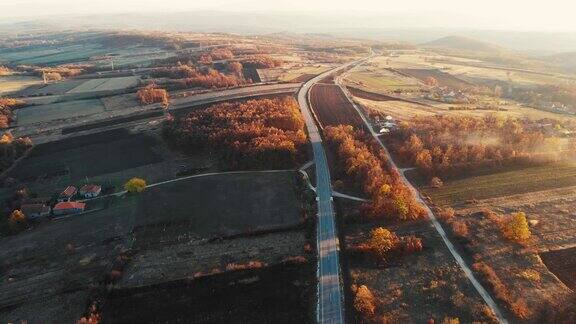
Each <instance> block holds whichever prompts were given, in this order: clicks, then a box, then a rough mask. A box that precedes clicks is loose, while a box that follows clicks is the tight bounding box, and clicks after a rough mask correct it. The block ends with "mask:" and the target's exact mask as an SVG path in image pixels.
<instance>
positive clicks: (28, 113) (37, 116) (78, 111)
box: [16, 99, 104, 125]
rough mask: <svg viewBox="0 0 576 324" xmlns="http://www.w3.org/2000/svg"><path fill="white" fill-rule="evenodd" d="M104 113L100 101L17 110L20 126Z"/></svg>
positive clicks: (71, 102)
mask: <svg viewBox="0 0 576 324" xmlns="http://www.w3.org/2000/svg"><path fill="white" fill-rule="evenodd" d="M103 111H104V104H102V102H101V101H100V99H89V100H75V101H67V102H60V103H54V104H48V105H39V106H30V107H25V108H20V109H18V110H16V116H17V118H18V125H30V124H35V123H42V122H49V121H52V120H58V119H67V118H73V117H80V116H87V115H92V114H97V113H101V112H103Z"/></svg>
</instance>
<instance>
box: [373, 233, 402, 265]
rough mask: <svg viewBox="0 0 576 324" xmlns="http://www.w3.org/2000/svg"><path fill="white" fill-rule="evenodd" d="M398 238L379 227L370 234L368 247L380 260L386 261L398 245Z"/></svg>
mask: <svg viewBox="0 0 576 324" xmlns="http://www.w3.org/2000/svg"><path fill="white" fill-rule="evenodd" d="M398 242H399V239H398V236H396V234H395V233H394V232H391V231H389V230H387V229H385V228H383V227H377V228H375V229H373V230H372V231H371V232H370V238H369V240H368V247H369V249H370V250H371V251H372V253H374V254H375V255H376V256H377V257H378V259H380V260H386V257H387V256H388V254H389V253H390V251H392V250H393V249H394V248H395V247H396V245H397V244H398Z"/></svg>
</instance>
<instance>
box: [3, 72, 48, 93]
mask: <svg viewBox="0 0 576 324" xmlns="http://www.w3.org/2000/svg"><path fill="white" fill-rule="evenodd" d="M41 83H42V79H40V78H37V77H33V76H23V75H8V76H0V96H1V95H5V94H7V93H11V92H17V91H20V90H22V89H24V88H26V87H28V86H31V85H37V84H41Z"/></svg>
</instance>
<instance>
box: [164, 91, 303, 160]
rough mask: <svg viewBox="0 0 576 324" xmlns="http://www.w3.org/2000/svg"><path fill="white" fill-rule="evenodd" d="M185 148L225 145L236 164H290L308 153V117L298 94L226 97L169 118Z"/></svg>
mask: <svg viewBox="0 0 576 324" xmlns="http://www.w3.org/2000/svg"><path fill="white" fill-rule="evenodd" d="M164 135H165V136H166V138H167V139H168V140H169V141H170V142H172V143H173V144H174V145H176V146H177V147H179V148H182V149H186V150H193V149H207V148H208V149H219V150H220V151H221V152H222V154H223V158H224V160H225V162H226V165H227V167H229V168H230V169H246V168H260V167H266V168H287V167H292V166H294V164H295V163H296V161H297V160H299V159H300V158H301V157H302V155H303V146H304V144H305V143H306V140H307V139H306V133H305V131H304V120H303V119H302V116H301V114H300V110H299V106H298V104H297V103H296V101H295V100H294V99H293V98H292V97H288V96H287V97H282V98H274V99H255V100H248V101H246V102H225V103H220V104H216V105H213V106H211V107H209V108H206V109H202V110H196V111H193V112H191V113H189V114H187V115H186V116H185V117H183V118H180V119H176V120H172V121H169V122H168V123H167V124H166V126H165V128H164Z"/></svg>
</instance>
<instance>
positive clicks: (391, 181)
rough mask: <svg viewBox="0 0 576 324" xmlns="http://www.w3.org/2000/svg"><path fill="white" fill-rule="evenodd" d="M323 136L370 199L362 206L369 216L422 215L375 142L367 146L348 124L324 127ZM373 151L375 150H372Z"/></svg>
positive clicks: (407, 216) (416, 217)
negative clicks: (324, 135)
mask: <svg viewBox="0 0 576 324" xmlns="http://www.w3.org/2000/svg"><path fill="white" fill-rule="evenodd" d="M325 134H326V138H327V140H328V142H329V143H330V145H332V146H333V147H334V149H335V151H336V152H337V153H338V156H339V157H340V160H341V161H343V168H344V170H345V172H346V174H347V175H348V176H349V177H351V178H352V179H355V180H358V181H359V182H360V183H362V185H363V191H364V192H365V193H366V194H367V195H368V196H369V197H370V199H371V202H369V203H366V204H365V205H364V208H363V209H364V211H365V214H366V215H367V216H368V217H370V218H382V217H388V218H391V217H396V218H398V219H401V220H407V219H418V218H421V217H423V216H425V215H426V213H425V211H424V209H423V207H422V206H421V205H420V204H419V203H418V202H417V201H416V199H415V197H414V195H413V193H412V192H411V191H410V189H409V188H408V187H406V185H404V183H403V182H402V180H401V178H400V175H399V174H398V171H397V170H395V169H393V168H392V167H391V166H390V163H389V162H388V159H387V158H386V156H385V155H384V153H383V152H382V151H381V150H380V149H379V148H377V147H376V146H375V145H373V146H372V147H369V146H368V145H367V144H366V143H365V142H364V140H365V135H364V134H363V133H362V132H356V131H354V129H353V128H352V126H349V125H347V126H344V125H339V126H336V127H327V128H326V130H325ZM376 150H378V151H377V153H375V152H374V151H376Z"/></svg>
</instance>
